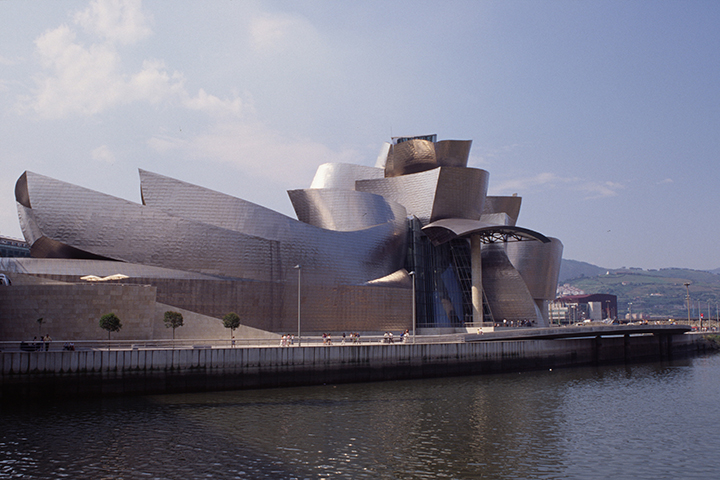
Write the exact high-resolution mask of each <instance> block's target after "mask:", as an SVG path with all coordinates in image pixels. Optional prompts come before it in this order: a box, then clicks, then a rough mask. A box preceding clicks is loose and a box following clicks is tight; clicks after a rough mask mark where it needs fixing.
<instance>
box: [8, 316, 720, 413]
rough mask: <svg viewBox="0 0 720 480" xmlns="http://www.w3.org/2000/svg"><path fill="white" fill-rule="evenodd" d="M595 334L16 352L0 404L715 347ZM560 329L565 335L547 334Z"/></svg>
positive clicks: (506, 367) (672, 331)
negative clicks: (559, 335) (328, 343)
mask: <svg viewBox="0 0 720 480" xmlns="http://www.w3.org/2000/svg"><path fill="white" fill-rule="evenodd" d="M598 328H599V330H597V329H589V328H588V327H578V328H577V329H569V328H565V329H558V328H551V329H513V330H512V331H506V332H491V333H483V334H482V335H478V334H465V335H457V334H456V335H449V336H444V335H436V336H418V337H416V339H415V340H416V343H414V344H413V343H393V344H388V343H383V339H382V337H374V338H362V339H361V343H356V344H354V343H351V342H349V341H348V340H346V343H345V345H341V344H339V343H340V342H336V343H335V344H334V345H332V346H328V345H323V344H322V343H321V342H311V341H309V340H312V339H303V344H302V346H292V347H281V346H280V344H279V341H277V342H275V345H257V344H256V345H253V346H250V345H244V346H239V345H236V346H235V347H232V346H228V345H223V346H213V345H212V344H210V343H208V342H200V343H197V344H194V345H187V344H182V342H176V346H175V348H171V347H170V345H160V344H159V343H157V342H155V343H156V345H150V344H149V343H148V344H144V345H143V344H128V345H122V346H121V345H117V344H116V345H114V346H113V347H112V348H109V349H108V348H90V347H83V346H77V347H76V350H62V349H56V348H59V346H58V345H53V348H52V349H51V350H50V351H35V352H27V351H20V350H19V349H18V348H16V349H15V350H14V351H12V350H9V351H5V350H3V351H2V352H0V368H1V371H2V375H1V376H0V394H1V395H2V400H13V399H15V400H17V399H22V398H57V397H77V396H106V395H125V394H156V393H180V392H192V391H212V390H231V389H245V388H266V387H279V386H294V385H316V384H323V383H349V382H367V381H382V380H395V379H409V378H429V377H438V376H450V375H473V374H483V373H491V372H502V371H522V370H532V369H543V368H561V367H570V366H576V365H591V364H603V363H618V362H637V361H652V360H662V359H668V358H671V357H672V356H674V355H685V354H692V353H694V352H698V351H705V350H706V349H708V348H709V346H708V342H707V341H705V340H704V338H703V336H702V335H695V334H685V333H684V332H686V331H688V330H689V327H683V326H679V327H677V326H676V327H673V326H645V327H644V328H641V329H639V328H634V329H628V327H598ZM623 329H625V330H623ZM560 331H562V332H563V334H564V337H563V338H547V335H550V334H551V333H553V332H554V333H555V335H558V333H557V332H560ZM503 336H504V338H503ZM543 336H545V338H543ZM410 342H412V339H410ZM15 343H16V344H17V342H15ZM54 343H59V342H54ZM168 343H169V342H168Z"/></svg>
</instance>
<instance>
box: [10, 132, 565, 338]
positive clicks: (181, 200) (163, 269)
mask: <svg viewBox="0 0 720 480" xmlns="http://www.w3.org/2000/svg"><path fill="white" fill-rule="evenodd" d="M434 140H435V137H434V136H427V137H423V138H422V139H419V138H403V139H402V142H399V143H396V144H394V145H391V146H389V148H387V149H383V152H382V153H381V156H380V157H378V165H381V164H383V165H384V168H378V167H365V166H360V165H348V164H323V165H320V167H319V168H318V171H317V173H316V175H315V178H314V179H313V182H312V185H311V188H309V189H297V190H290V191H289V192H288V194H289V196H290V199H291V201H292V203H293V206H294V208H295V211H296V214H297V217H298V220H295V219H293V218H290V217H287V216H285V215H282V214H280V213H278V212H275V211H272V210H270V209H267V208H265V207H262V206H259V205H256V204H253V203H252V202H248V201H246V200H243V199H240V198H236V197H232V196H230V195H225V194H222V193H219V192H215V191H212V190H209V189H207V188H203V187H200V186H197V185H193V184H190V183H187V182H183V181H180V180H176V179H173V178H170V177H166V176H163V175H159V174H156V173H152V172H148V171H145V170H140V182H141V193H142V204H137V203H134V202H130V201H127V200H123V199H120V198H116V197H112V196H109V195H105V194H102V193H99V192H95V191H92V190H89V189H86V188H82V187H79V186H76V185H72V184H69V183H65V182H61V181H59V180H54V179H52V178H49V177H45V176H42V175H38V174H35V173H32V172H25V173H24V174H23V175H22V176H21V177H20V179H19V180H18V182H17V184H16V187H15V197H16V200H17V207H18V214H19V219H20V224H21V227H22V230H23V234H24V236H25V238H26V240H27V241H28V243H29V244H31V251H32V255H33V256H35V257H37V258H45V259H50V258H59V259H67V260H62V261H55V263H52V261H50V260H46V262H48V263H45V264H42V265H43V266H42V267H41V266H40V264H38V263H33V262H28V263H27V264H23V265H24V267H23V268H27V269H29V270H30V271H28V272H26V273H28V274H35V275H38V276H44V277H50V278H54V279H56V280H60V281H67V282H75V281H79V280H78V278H79V277H76V273H75V272H77V271H78V268H80V267H78V266H79V265H80V266H81V268H80V270H82V271H83V273H84V274H86V275H88V274H93V275H97V274H101V273H103V272H108V271H110V270H117V271H113V274H114V273H123V274H127V273H124V272H133V273H132V274H131V275H128V277H129V278H128V279H126V280H125V282H127V283H142V284H152V285H154V286H155V287H156V288H157V301H158V302H160V303H161V304H163V305H169V306H177V307H178V308H184V309H186V310H188V311H192V312H197V313H200V314H202V315H207V316H210V317H221V316H222V315H224V314H225V313H227V312H228V311H236V312H237V313H238V314H240V315H241V318H242V321H243V323H244V324H245V325H248V326H252V327H254V328H259V329H264V330H270V331H273V332H288V331H293V330H294V327H295V322H296V314H297V300H298V299H297V291H298V290H297V287H298V284H297V282H298V280H299V276H298V270H296V269H295V268H294V267H295V266H296V265H299V266H301V274H302V280H301V285H300V287H301V303H302V309H303V311H304V312H305V313H304V315H306V316H307V319H306V324H305V326H304V329H303V330H304V331H306V332H322V331H342V330H349V331H383V330H404V329H405V328H410V325H411V320H412V318H411V298H410V291H411V288H410V287H411V285H412V282H411V281H410V277H409V276H408V271H410V270H413V271H415V275H416V277H415V279H416V282H417V287H418V296H417V298H416V299H415V301H416V303H417V305H418V307H419V308H418V313H419V317H418V324H419V325H422V326H425V327H435V328H437V327H453V328H457V327H464V326H465V325H466V324H468V323H472V322H473V318H475V317H474V314H473V309H475V310H477V309H478V308H482V309H483V310H484V311H486V312H487V316H488V317H489V318H491V319H494V320H495V321H496V322H497V321H498V319H499V318H502V319H508V320H511V321H515V320H517V321H518V322H520V320H523V321H540V322H542V314H541V313H539V312H538V309H537V308H536V304H537V302H543V301H545V300H547V299H550V298H553V297H554V288H555V285H556V283H557V275H558V273H559V261H560V258H561V255H562V244H561V243H560V242H559V241H557V240H555V239H553V240H552V241H550V240H548V239H547V238H546V237H544V236H543V235H542V234H540V233H538V232H534V231H531V230H528V229H524V228H522V227H518V226H516V225H515V223H516V220H517V217H518V215H519V210H520V203H521V199H520V197H515V196H513V197H488V196H487V189H488V184H489V173H488V172H487V171H485V170H481V169H476V168H468V167H467V160H468V156H469V151H470V146H471V141H469V140H468V141H459V140H444V141H439V142H436V141H434ZM385 152H387V154H386V153H385ZM381 157H382V158H381ZM383 160H384V161H383ZM423 227H424V228H423ZM471 239H474V240H473V242H475V241H476V240H477V239H481V240H482V241H483V242H485V243H488V244H487V245H483V246H482V248H479V246H478V248H477V249H475V247H473V250H472V251H471V248H470V240H471ZM516 240H522V241H517V242H516V243H511V242H512V241H516ZM543 242H545V243H543ZM81 259H84V260H81ZM110 260H112V261H110ZM38 261H39V260H38ZM38 261H36V262H38ZM58 262H61V263H58ZM62 262H65V263H62ZM76 262H83V263H76ZM120 262H122V263H120ZM113 265H116V266H118V268H112V266H113ZM0 267H1V266H0ZM18 268H19V267H18ZM33 270H35V273H33ZM481 270H482V272H483V273H482V278H481V279H480V272H481ZM53 271H54V273H49V272H53ZM476 277H477V278H476ZM480 281H481V282H482V284H481V285H480V284H479V283H478V282H480ZM476 287H478V288H481V289H482V290H483V291H484V292H485V294H484V296H482V295H481V296H479V297H477V298H484V300H482V301H483V302H484V303H483V305H482V306H479V305H477V304H476V302H477V301H480V300H476V299H475V297H474V296H472V295H471V294H470V291H471V290H472V289H474V288H476Z"/></svg>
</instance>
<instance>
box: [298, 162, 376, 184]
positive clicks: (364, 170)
mask: <svg viewBox="0 0 720 480" xmlns="http://www.w3.org/2000/svg"><path fill="white" fill-rule="evenodd" d="M384 177H385V170H384V169H383V168H377V167H366V166H364V165H352V164H350V163H323V164H322V165H320V166H319V167H318V169H317V170H316V171H315V176H314V177H313V180H312V183H311V184H310V188H335V189H340V190H355V182H356V181H358V180H368V179H372V178H384Z"/></svg>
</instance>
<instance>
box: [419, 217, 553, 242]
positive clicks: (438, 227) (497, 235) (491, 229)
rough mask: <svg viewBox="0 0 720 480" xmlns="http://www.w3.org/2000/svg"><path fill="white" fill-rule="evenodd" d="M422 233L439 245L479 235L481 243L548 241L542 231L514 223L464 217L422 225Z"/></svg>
mask: <svg viewBox="0 0 720 480" xmlns="http://www.w3.org/2000/svg"><path fill="white" fill-rule="evenodd" d="M422 230H423V233H425V235H427V236H428V238H429V239H430V241H431V242H433V244H435V245H440V244H443V243H445V242H448V241H450V240H452V239H454V238H458V237H470V236H477V237H479V239H480V241H481V242H482V243H499V242H512V241H516V242H519V241H523V240H537V241H539V242H542V243H550V239H549V238H547V237H546V236H545V235H543V234H542V233H539V232H536V231H534V230H530V229H528V228H523V227H517V226H514V225H491V224H487V223H484V222H481V221H480V220H469V219H464V218H445V219H442V220H437V221H435V222H432V223H430V224H428V225H426V226H425V227H423V229H422Z"/></svg>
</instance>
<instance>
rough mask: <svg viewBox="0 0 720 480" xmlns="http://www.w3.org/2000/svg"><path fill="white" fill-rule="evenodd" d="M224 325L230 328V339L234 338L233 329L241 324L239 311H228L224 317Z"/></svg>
mask: <svg viewBox="0 0 720 480" xmlns="http://www.w3.org/2000/svg"><path fill="white" fill-rule="evenodd" d="M222 321H223V326H225V328H229V329H230V340H232V339H233V330H235V329H236V328H238V327H239V326H240V317H239V316H238V314H237V313H228V314H227V315H225V316H224V317H223V320H222Z"/></svg>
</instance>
